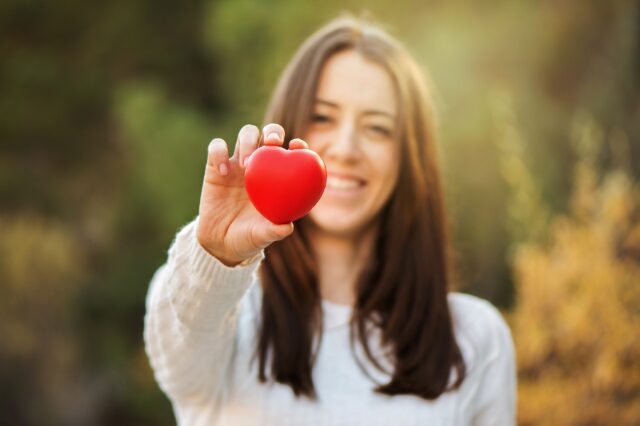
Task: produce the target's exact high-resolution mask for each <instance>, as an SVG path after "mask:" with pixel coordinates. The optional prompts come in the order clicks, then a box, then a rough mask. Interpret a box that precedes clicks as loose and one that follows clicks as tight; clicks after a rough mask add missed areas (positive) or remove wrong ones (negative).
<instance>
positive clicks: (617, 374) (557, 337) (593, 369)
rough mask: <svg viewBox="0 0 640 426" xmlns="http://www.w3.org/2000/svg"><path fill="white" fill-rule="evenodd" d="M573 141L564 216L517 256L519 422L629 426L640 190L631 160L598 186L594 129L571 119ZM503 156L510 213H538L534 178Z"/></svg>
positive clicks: (635, 415) (638, 356) (639, 391)
mask: <svg viewBox="0 0 640 426" xmlns="http://www.w3.org/2000/svg"><path fill="white" fill-rule="evenodd" d="M574 133H575V136H574V141H575V144H574V146H575V148H576V151H577V154H578V162H577V164H576V167H575V174H574V188H573V191H572V196H571V200H570V206H571V210H570V213H569V214H567V215H564V214H560V215H557V216H555V217H553V218H552V219H551V223H550V227H549V228H548V232H547V233H546V234H545V235H541V234H540V233H539V232H538V231H539V228H537V227H535V226H534V227H533V228H530V232H529V234H528V237H529V238H528V239H527V238H524V239H523V240H521V241H520V242H519V243H518V244H517V245H516V246H515V251H514V270H515V279H516V305H515V308H514V311H513V313H512V315H511V323H512V326H513V333H514V338H515V341H516V347H517V348H518V366H519V401H520V404H519V423H520V424H522V425H547V424H548V425H583V424H589V425H603V426H604V425H611V424H615V425H635V424H638V422H640V361H639V360H640V344H639V342H638V339H637V336H638V330H640V312H639V311H638V306H640V286H639V285H638V284H639V283H640V188H639V187H638V185H637V183H635V182H634V181H633V180H632V178H631V176H630V174H629V169H628V168H625V167H624V164H628V162H626V163H625V162H623V163H622V165H620V167H619V168H617V169H614V170H612V171H609V172H606V173H605V174H604V176H603V178H602V179H600V177H599V176H598V166H597V163H598V162H597V158H598V157H599V153H600V148H601V146H602V143H603V132H602V131H601V130H600V129H599V128H598V127H596V126H595V125H594V124H593V123H592V122H590V121H586V120H580V119H578V120H577V124H576V131H575V132H574ZM614 143H615V144H619V143H620V141H619V140H618V141H617V142H615V141H614ZM613 146H615V145H613ZM616 149H617V148H616ZM505 157H506V161H505V163H504V164H505V168H504V171H505V174H506V176H507V177H508V178H509V182H510V184H511V185H512V187H513V191H514V206H521V205H522V204H523V203H524V204H528V208H529V209H531V210H532V211H544V210H545V208H544V206H540V204H539V203H541V200H540V199H539V198H538V197H536V196H535V195H534V196H532V192H531V190H530V188H531V185H530V182H531V180H532V179H531V175H530V174H529V173H528V172H527V171H526V170H525V169H523V168H521V167H520V166H517V167H513V164H521V162H522V159H521V158H519V155H518V154H514V153H513V152H506V153H505ZM525 198H526V200H527V201H526V202H523V199H525ZM511 212H512V214H513V217H514V220H515V221H516V222H519V223H520V226H521V227H523V228H526V227H527V222H522V219H523V218H528V217H530V213H529V212H526V213H525V212H524V211H523V210H519V209H512V210H511ZM523 213H524V214H523ZM529 223H531V222H529ZM535 223H536V222H535V221H534V222H532V224H534V225H535Z"/></svg>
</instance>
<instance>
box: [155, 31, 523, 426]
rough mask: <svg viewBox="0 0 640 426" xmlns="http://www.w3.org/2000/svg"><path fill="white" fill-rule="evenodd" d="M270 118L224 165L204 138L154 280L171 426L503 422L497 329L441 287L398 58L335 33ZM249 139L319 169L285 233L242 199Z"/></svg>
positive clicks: (282, 91)
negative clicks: (318, 190)
mask: <svg viewBox="0 0 640 426" xmlns="http://www.w3.org/2000/svg"><path fill="white" fill-rule="evenodd" d="M266 122H267V123H271V124H267V125H266V126H265V127H264V128H263V129H262V132H260V131H259V130H258V128H256V127H255V126H250V125H248V126H245V127H243V128H242V129H241V130H240V132H239V134H238V139H237V142H236V146H235V151H234V153H233V156H231V158H229V155H228V150H227V145H226V143H225V141H223V140H222V139H214V140H213V141H212V142H211V143H210V145H209V150H208V159H207V163H206V170H205V176H204V183H203V188H202V194H201V199H200V209H199V215H198V217H197V218H196V219H195V220H194V221H193V222H192V223H190V224H188V225H187V226H185V227H184V228H183V229H182V230H181V231H180V232H179V233H178V235H177V237H176V239H175V241H174V243H173V245H172V247H171V248H170V250H169V257H168V260H167V263H166V264H165V265H163V266H162V267H161V268H160V269H159V270H158V271H157V272H156V274H155V276H154V277H153V279H152V283H151V286H150V290H149V294H148V297H147V315H146V318H145V342H146V349H147V353H148V355H149V358H150V360H151V365H152V367H153V369H154V372H155V375H156V379H157V380H158V382H159V384H160V386H161V388H162V389H163V391H164V392H165V393H166V394H167V395H168V396H169V398H170V400H171V402H172V404H173V407H174V411H175V413H176V416H177V419H178V423H180V424H184V425H212V424H222V425H236V424H251V425H253V424H256V425H258V424H259V425H263V424H264V425H266V424H273V425H337V424H349V425H352V424H363V425H387V424H436V425H469V424H473V425H511V424H514V422H515V420H514V418H515V372H514V370H515V368H514V353H513V345H512V341H511V337H510V333H509V330H508V328H507V326H506V325H505V323H504V321H503V320H502V318H501V317H500V314H499V313H498V312H497V310H496V309H495V308H493V307H492V306H491V305H490V304H489V303H488V302H485V301H482V300H480V299H478V298H475V297H472V296H468V295H462V294H459V293H451V292H448V286H449V284H450V280H451V271H450V269H451V268H450V267H449V246H448V235H447V230H446V216H445V209H444V201H443V194H442V188H441V183H440V176H439V170H438V164H437V161H436V160H437V155H436V145H435V139H434V122H433V112H432V109H431V101H430V99H429V96H428V92H427V90H426V87H425V85H424V83H423V79H422V77H421V74H420V72H419V71H418V68H417V66H416V65H415V63H414V62H413V60H412V59H411V58H410V57H409V55H408V54H407V53H406V52H405V51H404V49H403V48H402V47H401V46H400V45H399V44H398V43H397V42H395V41H394V40H393V39H392V38H391V37H390V36H388V35H387V34H385V33H384V32H382V31H381V30H379V29H377V28H375V27H372V26H370V25H367V24H364V23H362V22H359V21H357V20H354V19H339V20H336V21H333V22H331V23H329V24H328V25H326V26H325V27H323V28H322V29H320V30H319V31H318V32H316V33H315V34H314V35H312V36H311V37H310V38H309V39H308V40H307V41H306V42H305V43H304V44H303V45H302V47H301V48H300V50H299V51H298V52H297V54H296V55H295V57H294V58H293V60H292V61H291V63H290V64H289V65H288V67H287V68H286V70H285V72H284V74H283V76H282V78H281V79H280V82H279V84H278V86H277V88H276V90H275V92H274V95H273V98H272V102H271V103H270V105H269V107H268V112H267V115H266ZM275 123H278V124H275ZM290 136H296V137H300V138H301V139H298V138H294V139H291V140H290V141H289V142H288V144H287V143H285V141H287V140H288V138H289V137H290ZM261 144H267V145H283V144H284V145H288V148H289V149H307V148H311V149H313V150H315V151H316V152H317V153H318V154H320V156H321V157H322V158H323V160H324V161H325V163H326V166H327V171H328V178H327V188H326V190H325V193H324V194H323V196H322V198H321V200H320V201H319V203H318V204H317V205H316V206H315V207H314V208H313V210H312V211H311V212H310V214H309V215H308V216H307V217H305V218H303V219H301V220H299V221H297V222H296V223H295V226H294V224H292V223H289V224H284V225H274V224H272V223H270V222H269V221H267V220H266V219H264V218H263V217H262V216H261V215H260V214H259V213H258V212H257V211H256V210H255V209H254V208H253V206H252V205H251V203H250V202H249V199H248V197H247V195H246V192H245V190H244V185H243V173H244V168H245V167H246V165H247V162H248V161H250V158H251V157H250V155H251V153H252V152H253V151H255V149H257V147H258V146H259V145H261Z"/></svg>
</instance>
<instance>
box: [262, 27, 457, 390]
mask: <svg viewBox="0 0 640 426" xmlns="http://www.w3.org/2000/svg"><path fill="white" fill-rule="evenodd" d="M347 49H353V50H354V51H356V52H358V53H360V54H361V55H363V56H364V57H365V58H367V59H368V60H371V61H374V62H375V63H377V64H379V65H381V66H383V67H384V68H385V69H386V70H387V71H388V73H389V75H390V76H391V77H392V79H393V81H394V84H395V89H396V92H397V96H398V99H399V105H400V111H399V112H400V114H399V116H400V117H401V120H402V121H401V125H400V128H401V129H402V130H401V132H402V134H401V135H400V141H401V143H402V148H401V151H402V154H401V167H400V170H401V171H400V176H399V180H398V184H397V187H396V189H395V191H394V193H393V194H392V196H391V197H390V199H389V201H388V202H387V204H386V205H385V206H384V207H383V209H382V211H381V213H380V219H381V220H380V228H379V232H378V236H377V240H376V242H375V247H374V248H373V256H372V257H371V261H370V262H369V263H368V264H367V266H366V267H365V268H364V270H363V271H361V273H360V275H359V279H358V283H357V299H356V304H355V306H354V310H353V316H352V320H351V341H352V345H353V342H354V340H355V339H356V338H357V340H358V341H359V342H360V344H361V345H362V348H363V349H364V353H365V354H366V356H367V358H368V359H369V360H370V361H371V363H372V364H373V365H374V366H375V367H377V368H379V369H381V370H384V368H383V366H382V364H381V363H380V360H379V359H377V358H376V357H375V356H374V355H373V354H372V351H371V350H370V347H369V336H370V334H369V332H370V326H371V324H373V326H374V328H377V329H378V330H379V331H380V336H381V343H382V344H383V345H385V346H388V347H390V348H391V354H392V358H393V361H392V363H393V371H392V372H389V374H390V375H391V380H390V382H389V383H386V384H380V385H379V386H377V387H375V390H376V391H377V392H381V393H384V394H388V395H398V394H413V395H417V396H420V397H423V398H426V399H435V398H437V397H438V396H439V395H441V394H442V393H443V392H445V391H447V390H450V389H455V388H457V387H458V386H460V384H461V383H462V381H463V379H464V377H465V364H464V361H463V358H462V354H461V352H460V349H459V347H458V345H457V343H456V340H455V337H454V331H453V324H452V320H451V316H450V312H449V306H448V303H447V292H448V287H449V285H450V281H451V280H452V269H453V268H452V267H451V265H450V263H451V261H450V258H451V248H450V244H449V237H448V231H447V227H448V224H447V216H446V214H445V206H444V197H443V192H442V187H441V182H440V171H439V166H438V162H437V152H436V144H435V122H434V111H433V108H432V102H431V99H430V95H429V92H428V90H427V85H426V84H425V82H424V78H423V75H422V73H421V72H420V70H419V68H418V66H417V65H416V64H415V62H414V61H413V60H412V59H411V57H410V56H409V54H408V53H407V52H406V51H405V50H404V49H403V48H402V46H401V45H400V44H399V43H398V42H396V41H395V40H394V39H393V38H392V37H390V36H389V35H388V34H387V33H385V32H384V31H382V30H381V29H379V28H378V27H376V26H373V25H371V24H368V23H365V22H363V21H361V20H359V19H355V18H353V17H343V18H339V19H337V20H334V21H332V22H330V23H329V24H327V25H325V26H324V27H322V28H321V29H320V30H319V31H317V32H316V33H314V34H313V35H312V36H311V37H310V38H309V39H307V41H306V42H305V43H304V44H303V45H302V46H301V47H300V49H299V50H298V52H297V53H296V54H295V56H294V57H293V59H292V60H291V62H290V63H289V65H288V66H287V67H286V69H285V71H284V73H283V75H282V77H281V79H280V81H279V83H278V85H277V86H276V89H275V92H274V94H273V96H272V99H271V103H270V104H269V107H268V109H267V114H266V117H265V122H275V123H280V124H281V125H282V126H283V127H284V129H285V132H286V134H287V135H288V136H289V137H300V136H302V135H303V134H304V131H305V129H306V126H307V125H308V124H309V119H310V116H311V113H312V108H313V103H314V101H315V96H316V90H317V85H318V80H319V76H320V72H321V70H322V67H323V65H324V64H325V62H326V61H327V59H328V58H329V57H330V56H331V55H333V54H335V53H337V52H340V51H343V50H347ZM302 225H303V222H301V221H299V222H298V223H296V226H295V231H294V233H293V234H292V235H291V236H289V237H288V238H286V239H284V240H283V241H280V242H277V243H274V244H272V245H271V246H269V247H268V248H267V249H266V252H265V254H266V257H265V260H264V263H263V264H262V266H261V269H260V278H261V283H262V289H263V293H262V312H261V322H260V329H259V336H258V343H257V348H256V356H257V357H258V359H259V368H258V372H259V380H260V381H261V382H265V381H267V378H268V377H270V378H272V379H274V380H275V381H277V382H280V383H283V384H287V385H289V386H290V387H291V388H292V390H293V392H294V393H295V395H296V396H300V395H304V396H308V397H310V398H315V397H316V393H315V389H314V385H313V380H312V374H311V371H312V368H313V364H314V359H315V355H316V353H317V352H316V351H315V350H314V339H315V338H318V336H320V340H321V336H322V322H321V319H322V310H321V303H320V302H321V298H320V291H319V288H318V276H317V275H318V274H317V265H316V263H315V258H314V255H313V252H312V249H311V246H310V244H309V240H308V236H307V235H306V234H305V229H304V226H302ZM354 336H355V337H354ZM352 349H353V347H352ZM452 372H455V376H453V377H452V378H453V380H450V378H451V376H450V374H451V373H452Z"/></svg>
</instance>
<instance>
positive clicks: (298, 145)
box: [289, 138, 309, 149]
mask: <svg viewBox="0 0 640 426" xmlns="http://www.w3.org/2000/svg"><path fill="white" fill-rule="evenodd" d="M289 149H309V145H308V144H307V143H306V142H305V141H303V140H302V139H298V138H295V139H291V140H290V141H289Z"/></svg>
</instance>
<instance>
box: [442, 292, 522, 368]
mask: <svg viewBox="0 0 640 426" xmlns="http://www.w3.org/2000/svg"><path fill="white" fill-rule="evenodd" d="M448 300H449V309H450V311H451V317H452V320H453V325H454V330H455V334H456V338H457V340H458V344H459V345H460V346H461V349H462V351H463V353H464V354H465V358H467V360H468V361H470V362H471V363H472V364H476V363H477V362H476V361H478V359H479V358H485V359H487V358H490V357H492V356H496V355H497V354H499V353H500V352H504V351H510V350H511V349H512V348H513V341H512V338H511V331H510V330H509V326H508V325H507V323H506V321H505V320H504V318H503V316H502V314H501V313H500V311H499V310H498V309H497V308H496V307H495V306H493V305H492V304H491V303H490V302H489V301H487V300H484V299H481V298H479V297H477V296H472V295H470V294H464V293H455V292H452V293H449V295H448Z"/></svg>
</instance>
